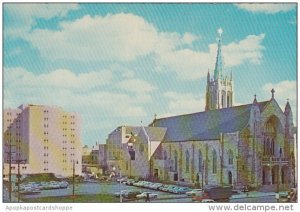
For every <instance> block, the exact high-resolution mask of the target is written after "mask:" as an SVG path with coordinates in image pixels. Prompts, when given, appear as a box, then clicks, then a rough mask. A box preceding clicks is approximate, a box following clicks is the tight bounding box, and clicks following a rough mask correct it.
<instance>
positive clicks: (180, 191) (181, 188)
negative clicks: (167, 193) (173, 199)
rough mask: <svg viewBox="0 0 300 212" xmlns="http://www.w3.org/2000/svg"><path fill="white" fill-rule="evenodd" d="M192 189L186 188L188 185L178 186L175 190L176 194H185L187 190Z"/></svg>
mask: <svg viewBox="0 0 300 212" xmlns="http://www.w3.org/2000/svg"><path fill="white" fill-rule="evenodd" d="M191 190H192V189H190V188H188V187H180V188H179V189H178V190H177V193H176V194H185V193H186V192H189V191H191Z"/></svg>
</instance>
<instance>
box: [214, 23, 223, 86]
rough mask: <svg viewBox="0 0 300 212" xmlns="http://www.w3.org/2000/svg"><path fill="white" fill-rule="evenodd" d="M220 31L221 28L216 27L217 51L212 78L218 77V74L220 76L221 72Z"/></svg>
mask: <svg viewBox="0 0 300 212" xmlns="http://www.w3.org/2000/svg"><path fill="white" fill-rule="evenodd" d="M222 32H223V30H222V29H221V28H220V29H218V33H219V38H218V39H219V42H218V51H217V57H216V64H215V70H214V79H215V80H216V79H219V78H220V76H222V74H223V73H222V72H223V58H222V42H221V41H222Z"/></svg>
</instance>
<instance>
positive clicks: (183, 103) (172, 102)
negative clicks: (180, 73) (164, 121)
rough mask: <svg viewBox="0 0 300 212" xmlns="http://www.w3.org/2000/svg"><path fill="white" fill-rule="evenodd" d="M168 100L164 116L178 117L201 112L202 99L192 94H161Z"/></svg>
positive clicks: (170, 92)
mask: <svg viewBox="0 0 300 212" xmlns="http://www.w3.org/2000/svg"><path fill="white" fill-rule="evenodd" d="M163 95H164V96H165V97H166V98H167V99H168V112H167V113H166V114H164V115H162V116H165V115H168V116H170V115H179V114H187V113H195V112H199V111H203V109H204V106H205V100H204V97H203V96H201V97H199V96H196V95H194V94H192V93H176V92H173V91H168V92H165V93H164V94H163Z"/></svg>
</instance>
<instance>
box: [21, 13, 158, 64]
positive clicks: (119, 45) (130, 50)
mask: <svg viewBox="0 0 300 212" xmlns="http://www.w3.org/2000/svg"><path fill="white" fill-rule="evenodd" d="M60 26H61V30H59V31H52V30H43V29H38V30H34V31H33V32H32V33H31V34H30V35H29V36H28V37H27V38H28V40H30V41H31V43H32V45H33V46H34V47H36V48H37V49H39V51H40V52H41V54H42V56H43V57H46V58H49V59H51V60H56V59H63V58H65V59H75V60H83V61H99V60H118V61H127V60H133V59H135V58H136V57H138V56H140V55H145V54H148V53H150V52H151V51H153V48H154V45H155V42H156V39H157V34H156V33H157V32H156V30H155V28H154V27H153V26H152V25H151V24H149V23H147V22H146V21H145V20H144V19H143V18H141V17H139V16H136V15H132V14H123V13H121V14H116V15H107V16H105V17H101V16H96V17H91V16H89V15H87V16H84V17H82V18H80V19H77V20H75V21H73V22H62V23H61V24H60Z"/></svg>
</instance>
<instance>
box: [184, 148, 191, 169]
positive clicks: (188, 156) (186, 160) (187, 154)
mask: <svg viewBox="0 0 300 212" xmlns="http://www.w3.org/2000/svg"><path fill="white" fill-rule="evenodd" d="M185 171H186V172H189V171H190V153H189V151H188V150H186V152H185Z"/></svg>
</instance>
